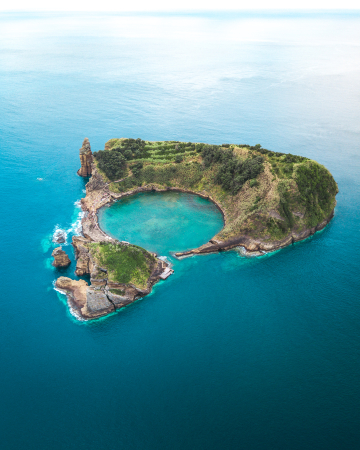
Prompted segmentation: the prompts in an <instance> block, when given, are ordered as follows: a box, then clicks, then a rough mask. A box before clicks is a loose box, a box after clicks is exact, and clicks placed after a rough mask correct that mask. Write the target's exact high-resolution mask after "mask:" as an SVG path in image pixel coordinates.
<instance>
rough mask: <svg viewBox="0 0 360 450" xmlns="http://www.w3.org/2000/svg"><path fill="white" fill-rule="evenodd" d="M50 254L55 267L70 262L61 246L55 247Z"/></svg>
mask: <svg viewBox="0 0 360 450" xmlns="http://www.w3.org/2000/svg"><path fill="white" fill-rule="evenodd" d="M51 256H53V257H54V262H53V266H55V267H67V266H69V265H70V263H71V261H70V258H69V257H68V255H67V254H66V252H64V250H63V249H62V248H61V247H57V248H55V250H54V251H53V252H52V254H51Z"/></svg>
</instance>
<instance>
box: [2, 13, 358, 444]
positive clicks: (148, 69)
mask: <svg viewBox="0 0 360 450" xmlns="http://www.w3.org/2000/svg"><path fill="white" fill-rule="evenodd" d="M85 137H88V138H89V139H90V143H91V146H92V149H93V150H99V149H102V148H103V147H104V143H105V142H106V141H107V140H108V139H110V138H113V137H133V138H137V137H140V138H142V139H147V140H183V141H193V142H208V143H214V144H221V143H237V144H241V143H248V144H252V145H254V144H257V143H260V144H261V145H262V146H263V147H265V148H268V149H271V150H275V151H280V152H291V153H295V154H299V155H304V156H307V157H309V158H313V159H316V160H317V161H319V162H320V163H322V164H324V165H325V166H326V167H327V168H328V169H329V170H330V171H331V172H332V174H333V176H334V177H335V179H336V181H337V182H338V185H339V190H340V192H339V194H338V196H337V201H338V203H337V207H336V211H335V217H334V219H333V221H332V222H331V223H330V225H329V226H327V227H326V229H325V230H323V231H322V232H320V233H317V234H316V235H315V236H313V237H311V238H310V239H308V240H306V241H304V242H301V243H297V244H295V245H293V246H291V247H288V248H286V249H284V250H281V251H278V252H276V253H272V254H267V255H264V256H261V257H251V258H250V257H247V256H246V255H244V254H242V253H241V252H240V251H232V252H227V253H221V254H213V255H206V256H199V257H192V258H186V259H182V260H175V259H174V258H172V256H171V252H172V251H174V250H175V251H176V250H182V249H184V248H185V247H187V246H190V247H191V246H193V245H200V244H202V243H205V242H206V241H207V240H208V239H209V238H210V237H211V235H212V233H213V234H215V233H216V232H217V231H218V230H219V229H220V228H221V220H222V219H221V216H219V211H218V210H217V209H216V208H215V207H214V206H213V205H212V204H210V203H207V202H205V201H203V200H200V199H197V198H195V199H194V198H193V197H191V196H181V195H178V196H176V195H173V197H171V201H169V198H170V197H166V196H165V195H163V196H162V195H154V194H149V195H141V196H137V197H134V198H132V199H130V198H129V199H127V200H126V201H125V202H123V203H122V204H121V202H120V203H117V204H115V205H113V206H112V207H110V208H108V209H107V210H105V211H104V212H102V213H101V214H103V215H102V219H101V223H102V224H103V226H104V227H105V228H106V229H108V231H109V232H111V233H113V234H116V233H118V234H119V236H120V237H124V238H126V239H125V240H134V242H136V243H138V244H141V245H143V246H145V247H147V248H149V249H152V248H155V247H156V248H157V250H158V252H159V254H161V255H163V256H167V257H169V258H170V259H171V258H172V259H171V261H172V263H173V264H174V266H173V268H174V270H175V272H174V274H173V275H171V277H169V278H168V279H167V280H166V281H163V282H160V283H159V284H157V285H156V286H155V288H154V290H153V292H152V293H151V294H150V295H149V296H148V297H146V298H144V299H142V300H140V301H138V302H136V303H134V304H132V305H130V306H129V307H128V308H126V309H124V310H122V311H120V312H118V313H116V314H113V315H111V316H109V317H107V318H103V319H101V320H95V321H90V322H80V321H77V320H76V319H75V318H74V317H73V316H72V315H71V312H70V311H69V309H68V307H67V304H66V299H65V297H64V296H63V295H61V294H60V293H58V292H56V291H55V290H54V288H53V282H54V280H55V279H56V278H57V277H58V276H59V275H60V274H61V275H67V276H73V271H74V267H75V262H74V255H73V249H72V247H71V245H70V242H71V236H72V235H74V234H76V233H79V232H80V231H81V229H80V226H79V225H80V222H79V220H80V219H81V209H80V207H79V203H78V201H79V199H80V198H82V197H83V196H84V188H85V183H86V180H84V179H82V178H80V177H78V176H77V175H76V170H77V169H78V168H79V154H78V149H79V148H80V147H81V144H82V141H83V139H84V138H85ZM0 149H1V164H0V192H1V198H2V201H1V219H2V220H1V245H0V248H1V261H2V278H1V279H2V283H1V301H0V337H1V340H0V342H1V345H0V349H1V359H0V361H1V366H0V399H1V402H0V405H1V406H0V408H1V422H0V446H1V448H2V449H4V450H19V449H26V450H33V449H34V450H45V449H46V450H47V449H52V450H60V449H61V450H63V449H64V450H65V449H66V450H70V449H76V450H79V449H86V450H103V449H104V450H105V449H106V450H112V449H126V450H132V449H134V450H135V449H136V450H163V449H171V450H180V449H181V450H183V449H196V450H205V449H206V450H217V449H231V450H232V449H236V450H237V449H244V450H252V449H260V450H269V449H276V450H288V449H291V450H298V449H306V450H308V449H316V450H323V449H324V450H332V449H347V450H348V449H358V448H360V427H359V423H360V402H359V400H360V357H359V356H360V277H359V274H360V259H359V254H360V239H359V235H360V176H359V174H360V15H359V14H358V13H351V12H350V13H347V14H345V13H333V14H329V13H323V14H320V13H313V14H310V13H301V14H300V13H299V14H296V13H292V14H290V13H281V12H280V13H276V14H275V13H273V14H271V13H261V12H258V13H243V14H240V13H231V14H230V13H228V14H225V13H224V14H222V13H218V14H204V15H201V14H193V15H191V14H183V15H166V14H146V15H131V14H125V15H106V14H10V13H8V14H5V13H3V14H1V15H0ZM190 197H191V198H190ZM141 205H142V206H143V209H141V208H140V209H138V210H137V207H138V206H141ZM115 210H117V212H116V214H115ZM136 211H138V212H136ZM151 213H154V215H153V216H151ZM111 214H115V216H111ZM116 217H119V218H121V217H122V219H121V220H120V219H119V221H118V220H115V219H116ZM118 222H119V223H118ZM139 222H142V224H143V226H141V224H140V223H139ZM166 224H168V227H167V226H166ZM161 227H163V228H161ZM168 228H171V231H173V233H171V234H167V232H168ZM56 229H62V230H65V231H66V233H67V242H66V244H65V245H63V248H64V249H65V250H66V251H67V252H69V254H70V257H71V259H72V265H71V266H70V268H69V269H66V270H63V271H62V272H60V271H58V270H55V269H54V268H53V267H52V266H51V261H52V258H51V252H52V250H53V249H54V247H55V244H54V243H53V242H52V236H53V233H54V232H55V231H56ZM133 237H134V239H133ZM147 244H148V245H147Z"/></svg>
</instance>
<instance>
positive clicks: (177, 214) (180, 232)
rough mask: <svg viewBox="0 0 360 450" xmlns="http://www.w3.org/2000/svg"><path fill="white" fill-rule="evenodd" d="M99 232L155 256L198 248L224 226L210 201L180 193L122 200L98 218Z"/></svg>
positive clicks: (102, 210) (104, 208)
mask: <svg viewBox="0 0 360 450" xmlns="http://www.w3.org/2000/svg"><path fill="white" fill-rule="evenodd" d="M98 217H99V225H100V227H101V229H102V230H104V231H105V232H106V233H108V234H109V235H110V236H113V237H114V238H116V239H120V240H122V241H128V242H131V243H133V244H136V245H140V246H141V247H144V248H146V249H148V250H150V251H153V252H156V253H158V254H159V255H164V256H170V255H171V252H177V251H184V250H190V249H191V248H196V247H199V246H200V245H202V244H205V243H206V242H208V241H209V239H211V238H212V237H213V236H215V234H217V233H218V232H219V231H220V230H221V228H222V227H223V225H224V221H223V217H222V214H221V211H220V210H219V209H218V207H217V206H215V205H214V203H212V202H211V201H210V200H207V199H204V198H201V197H199V196H197V195H193V194H185V193H182V192H149V193H140V194H135V195H132V196H131V197H125V198H124V199H121V200H119V201H117V202H116V203H113V204H111V205H109V206H105V207H103V208H102V209H101V210H100V211H99V214H98Z"/></svg>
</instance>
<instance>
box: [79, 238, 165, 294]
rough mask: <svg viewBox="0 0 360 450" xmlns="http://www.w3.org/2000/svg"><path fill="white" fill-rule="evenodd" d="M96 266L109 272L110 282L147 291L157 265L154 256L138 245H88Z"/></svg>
mask: <svg viewBox="0 0 360 450" xmlns="http://www.w3.org/2000/svg"><path fill="white" fill-rule="evenodd" d="M87 247H88V248H89V250H90V252H91V254H92V257H93V259H94V260H95V262H96V264H97V265H98V266H100V267H102V268H104V269H106V270H107V278H108V280H109V281H110V282H114V283H124V284H133V285H134V286H136V287H139V288H140V289H145V288H146V284H147V280H148V278H149V277H150V275H151V272H152V270H153V268H154V265H155V262H156V260H155V258H154V256H153V255H152V254H151V253H149V252H147V251H146V250H144V249H143V248H140V247H137V246H136V245H125V244H120V243H108V242H95V243H91V244H87Z"/></svg>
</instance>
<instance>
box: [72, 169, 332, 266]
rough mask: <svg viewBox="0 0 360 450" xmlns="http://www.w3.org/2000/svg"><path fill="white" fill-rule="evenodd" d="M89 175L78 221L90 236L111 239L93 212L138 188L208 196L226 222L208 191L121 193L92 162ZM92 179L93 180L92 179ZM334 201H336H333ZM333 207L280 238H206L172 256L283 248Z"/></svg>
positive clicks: (314, 229) (316, 228)
mask: <svg viewBox="0 0 360 450" xmlns="http://www.w3.org/2000/svg"><path fill="white" fill-rule="evenodd" d="M92 174H93V175H92V178H91V179H90V181H89V183H88V184H87V185H86V196H85V198H82V199H81V207H82V210H83V211H84V217H83V218H82V220H81V224H82V233H83V235H84V236H85V237H86V238H87V239H90V240H94V241H97V240H99V239H104V240H109V241H111V240H113V238H112V237H110V236H109V235H107V234H106V233H105V232H104V231H103V230H102V229H101V228H100V225H99V221H98V216H97V213H98V211H99V209H100V208H102V207H103V206H106V205H108V204H111V203H113V202H115V201H117V200H120V199H121V198H124V197H128V196H131V195H134V194H138V193H141V192H168V191H175V192H183V193H188V194H194V195H198V196H199V197H202V198H205V199H208V200H210V201H211V202H212V203H214V205H215V206H216V207H217V208H218V209H219V210H220V212H221V214H222V217H223V221H224V226H223V228H224V227H225V226H226V224H227V216H226V211H225V210H224V208H223V207H222V205H221V204H220V203H219V202H217V201H216V200H214V199H213V198H212V197H211V196H210V195H208V194H206V193H204V192H196V191H194V190H190V189H183V188H179V187H167V188H160V187H158V186H157V185H156V184H148V185H145V186H141V187H137V188H134V189H131V190H129V191H126V192H123V193H115V192H112V191H110V189H109V184H107V183H105V182H104V181H103V180H102V177H101V175H100V174H99V173H98V171H97V169H96V166H95V164H93V167H92ZM93 179H94V182H92V180H93ZM335 205H336V201H335ZM335 205H334V208H333V209H332V211H331V213H330V215H329V216H328V217H327V218H326V219H325V220H323V221H321V222H320V223H318V224H317V225H315V226H314V227H311V228H306V229H305V230H303V231H301V232H299V233H296V232H295V231H292V230H290V233H289V234H288V235H287V236H285V237H284V238H283V239H280V240H272V241H265V240H264V239H261V238H254V237H251V236H248V235H245V234H242V235H238V236H234V237H233V238H230V239H227V240H224V241H220V240H217V239H214V238H212V239H210V240H209V241H208V242H207V243H205V244H203V245H202V246H200V247H198V248H194V249H191V250H187V251H183V252H181V251H179V252H176V253H174V256H175V257H176V258H183V257H187V256H193V255H198V254H205V253H217V252H221V251H227V250H231V249H233V248H235V247H244V248H245V250H246V251H247V252H248V253H256V252H260V251H262V252H272V251H276V250H279V249H281V248H285V247H287V246H289V245H292V244H293V243H295V242H299V241H302V240H305V239H307V238H308V237H309V236H312V235H313V234H315V233H316V232H317V231H320V230H322V229H323V228H325V227H326V225H327V224H328V223H329V222H330V221H331V219H332V218H333V217H334V210H335Z"/></svg>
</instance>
